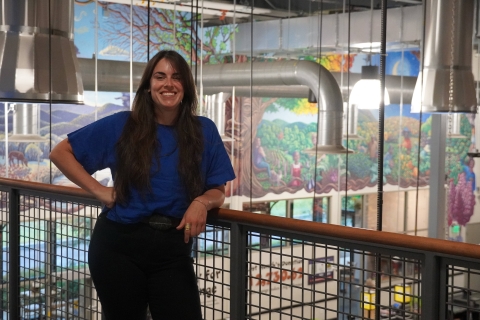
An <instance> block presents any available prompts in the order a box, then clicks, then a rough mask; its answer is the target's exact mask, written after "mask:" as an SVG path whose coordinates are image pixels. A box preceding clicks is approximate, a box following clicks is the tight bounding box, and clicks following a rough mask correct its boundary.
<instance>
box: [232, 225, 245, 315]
mask: <svg viewBox="0 0 480 320" xmlns="http://www.w3.org/2000/svg"><path fill="white" fill-rule="evenodd" d="M230 232H231V237H230V319H245V318H246V311H247V233H246V232H245V230H244V228H243V227H242V226H240V225H239V224H238V223H232V226H231V229H230Z"/></svg>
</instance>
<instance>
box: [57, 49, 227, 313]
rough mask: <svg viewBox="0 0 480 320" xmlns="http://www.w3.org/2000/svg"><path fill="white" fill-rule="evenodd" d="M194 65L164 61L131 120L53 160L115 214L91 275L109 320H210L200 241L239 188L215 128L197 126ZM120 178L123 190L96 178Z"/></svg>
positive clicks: (102, 230)
mask: <svg viewBox="0 0 480 320" xmlns="http://www.w3.org/2000/svg"><path fill="white" fill-rule="evenodd" d="M196 111H197V98H196V91H195V85H194V80H193V78H192V73H191V70H190V68H189V66H188V64H187V62H186V61H185V60H184V59H183V58H182V57H181V56H180V55H179V54H178V53H176V52H174V51H161V52H159V53H158V54H157V55H155V56H154V57H153V58H152V59H151V60H150V61H149V62H148V64H147V66H146V68H145V71H144V73H143V76H142V79H141V82H140V86H139V88H138V90H137V93H136V96H135V99H134V101H133V108H132V111H131V112H119V113H116V114H114V115H111V116H109V117H106V118H103V119H101V120H98V121H96V122H94V123H92V124H90V125H88V126H86V127H84V128H82V129H79V130H77V131H75V132H73V133H70V134H69V135H68V138H67V139H65V140H63V141H62V142H60V143H59V144H58V145H57V146H56V147H55V148H54V149H53V150H52V152H51V154H50V159H51V160H52V162H53V163H54V164H55V165H56V166H57V167H58V168H59V169H60V170H61V171H62V172H63V173H64V174H65V176H66V177H67V178H69V179H70V180H71V181H73V182H74V183H76V184H77V185H78V186H80V187H81V188H83V189H85V190H87V191H88V192H90V193H92V194H93V195H94V196H95V197H96V198H97V199H98V200H99V201H101V202H102V203H104V204H105V209H104V210H103V212H102V213H101V214H100V216H99V219H98V221H97V223H96V225H95V229H94V232H93V235H92V239H91V242H90V247H89V267H90V273H91V276H92V279H93V283H94V285H95V288H96V290H97V293H98V296H99V298H100V302H101V303H102V308H103V312H104V314H105V316H106V319H107V320H110V319H114V320H117V319H129V320H130V319H131V320H136V319H138V320H140V319H142V320H144V319H145V315H146V310H147V305H148V307H149V308H150V312H151V314H152V316H153V318H154V319H202V315H201V310H200V298H199V293H198V287H197V283H196V277H195V273H194V270H193V259H192V258H191V257H190V253H191V244H192V240H191V238H192V237H195V236H197V235H198V234H200V233H201V232H202V231H204V230H205V222H206V217H207V211H208V210H210V209H212V208H216V207H219V206H221V205H222V204H223V202H224V199H225V183H226V182H227V181H230V180H232V179H234V178H235V175H234V173H233V169H232V166H231V164H230V159H229V157H228V155H227V153H226V151H225V148H224V145H223V142H222V141H221V139H220V136H219V134H218V130H217V128H216V127H215V124H214V123H213V122H212V121H210V120H209V119H207V118H204V117H197V116H195V114H196ZM107 167H108V168H110V169H111V171H112V176H113V177H114V186H113V188H110V187H105V186H102V185H101V184H99V183H98V182H97V181H96V180H95V179H94V178H92V176H91V174H93V173H94V172H95V171H97V170H100V169H103V168H107Z"/></svg>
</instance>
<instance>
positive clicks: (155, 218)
mask: <svg viewBox="0 0 480 320" xmlns="http://www.w3.org/2000/svg"><path fill="white" fill-rule="evenodd" d="M148 225H149V226H150V227H152V228H154V229H157V230H168V229H171V228H172V227H173V224H172V220H171V219H170V218H169V217H165V216H161V215H159V214H153V215H151V216H150V217H149V218H148Z"/></svg>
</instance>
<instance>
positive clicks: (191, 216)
mask: <svg viewBox="0 0 480 320" xmlns="http://www.w3.org/2000/svg"><path fill="white" fill-rule="evenodd" d="M206 221H207V207H206V205H205V204H203V202H201V201H200V200H194V201H192V203H190V206H189V207H188V209H187V211H186V212H185V214H184V215H183V219H182V221H180V224H179V225H178V227H177V230H181V229H184V234H185V243H188V241H190V238H191V237H196V236H198V235H199V234H200V233H202V232H203V231H205V224H206Z"/></svg>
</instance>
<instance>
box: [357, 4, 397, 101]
mask: <svg viewBox="0 0 480 320" xmlns="http://www.w3.org/2000/svg"><path fill="white" fill-rule="evenodd" d="M372 24H373V1H370V51H369V52H368V65H366V66H362V77H361V79H360V80H359V81H358V82H357V83H355V85H354V86H353V89H352V92H351V93H350V99H349V104H350V105H352V106H356V107H357V108H358V109H373V110H375V109H377V110H378V109H379V108H380V102H381V101H380V99H381V91H380V90H381V83H380V79H379V73H378V66H372V51H373V48H372V46H373V25H372ZM383 99H384V105H385V106H386V105H389V104H390V96H389V95H388V91H387V88H385V94H384V98H383Z"/></svg>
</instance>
